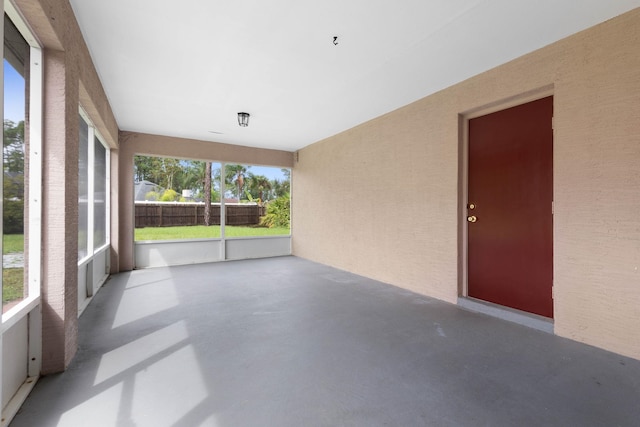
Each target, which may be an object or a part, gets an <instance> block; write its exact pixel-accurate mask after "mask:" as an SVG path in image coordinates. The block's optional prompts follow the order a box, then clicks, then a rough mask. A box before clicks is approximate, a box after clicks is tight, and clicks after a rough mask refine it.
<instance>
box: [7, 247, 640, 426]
mask: <svg viewBox="0 0 640 427" xmlns="http://www.w3.org/2000/svg"><path fill="white" fill-rule="evenodd" d="M425 280H428V279H425ZM79 342H80V348H79V350H78V353H77V355H76V357H75V359H74V360H73V362H72V364H71V366H69V369H68V370H67V371H66V372H65V373H63V374H59V375H53V376H48V377H45V378H42V379H41V380H40V381H39V382H38V384H37V385H36V387H35V389H34V391H33V392H32V394H31V396H30V397H29V398H28V399H27V401H26V403H25V405H24V406H23V408H22V409H21V411H20V413H19V414H18V415H17V417H16V418H15V419H14V421H13V422H12V424H11V427H26V426H29V427H34V426H39V427H42V426H125V427H133V426H137V427H142V426H154V427H158V426H189V427H191V426H220V427H230V426H296V427H300V426H563V427H564V426H581V427H584V426H638V425H640V361H637V360H633V359H629V358H625V357H622V356H619V355H616V354H612V353H608V352H605V351H602V350H599V349H596V348H593V347H589V346H586V345H582V344H579V343H576V342H572V341H569V340H566V339H562V338H558V337H556V336H553V335H551V334H547V333H544V332H540V331H537V330H534V329H530V328H527V327H524V326H520V325H517V324H514V323H510V322H506V321H503V320H499V319H496V318H492V317H489V316H486V315H483V314H477V313H472V312H469V311H466V310H463V309H461V308H459V307H457V306H454V305H451V304H447V303H444V302H439V301H436V300H433V299H430V298H427V297H423V296H420V295H416V294H413V293H411V292H407V291H403V290H400V289H398V288H394V287H392V286H389V285H385V284H383V283H379V282H376V281H373V280H369V279H365V278H362V277H359V276H355V275H352V274H348V273H345V272H343V271H339V270H335V269H332V268H329V267H326V266H322V265H319V264H315V263H311V262H308V261H305V260H302V259H298V258H295V257H283V258H274V259H266V260H249V261H238V262H226V263H217V264H207V265H199V266H185V267H173V268H159V269H151V270H142V271H134V272H131V273H126V274H120V275H116V276H113V277H112V278H111V280H110V281H109V282H107V283H106V284H105V286H104V288H103V289H102V290H101V291H100V292H99V293H98V294H97V295H96V297H95V298H94V300H93V302H92V304H91V305H90V306H89V308H87V310H86V311H85V313H84V314H83V315H82V316H81V318H80V341H79Z"/></svg>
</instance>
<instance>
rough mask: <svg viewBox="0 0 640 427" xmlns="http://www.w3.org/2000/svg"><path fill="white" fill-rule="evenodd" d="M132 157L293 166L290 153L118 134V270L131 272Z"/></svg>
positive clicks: (137, 134) (132, 227)
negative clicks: (119, 187) (146, 156)
mask: <svg viewBox="0 0 640 427" xmlns="http://www.w3.org/2000/svg"><path fill="white" fill-rule="evenodd" d="M136 154H143V155H152V156H163V157H176V158H188V159H198V160H211V161H216V162H229V163H244V164H254V165H261V166H279V167H283V168H290V167H292V166H293V153H291V152H288V151H280V150H267V149H258V148H251V147H244V146H240V145H230V144H222V143H217V142H207V141H198V140H194V139H185V138H176V137H170V136H161V135H149V134H145V133H138V132H120V151H119V159H118V161H119V181H120V186H121V190H120V197H119V205H118V213H119V233H120V237H119V242H120V246H119V249H120V253H119V262H120V265H119V268H120V271H128V270H132V269H133V267H134V258H133V256H134V252H133V232H134V217H133V199H134V198H133V181H132V177H133V157H134V156H135V155H136Z"/></svg>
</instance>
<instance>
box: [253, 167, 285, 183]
mask: <svg viewBox="0 0 640 427" xmlns="http://www.w3.org/2000/svg"><path fill="white" fill-rule="evenodd" d="M248 172H250V173H252V174H254V175H264V176H266V177H267V178H269V180H272V179H277V180H278V181H284V179H285V177H284V174H283V173H282V168H274V167H267V166H251V167H250V168H249V169H248Z"/></svg>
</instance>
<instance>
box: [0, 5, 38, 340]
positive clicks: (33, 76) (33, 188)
mask: <svg viewBox="0 0 640 427" xmlns="http://www.w3.org/2000/svg"><path fill="white" fill-rule="evenodd" d="M4 13H6V14H7V16H8V17H9V19H10V20H11V22H12V23H13V25H15V27H16V28H17V29H18V31H19V32H20V34H21V35H22V37H23V38H24V40H25V41H26V42H27V44H28V45H29V48H30V52H29V62H30V64H29V67H30V68H29V81H28V84H29V92H28V93H29V129H28V132H29V175H28V176H27V177H26V178H27V180H28V183H29V198H28V199H26V200H25V203H27V205H28V207H29V215H28V216H27V217H25V221H28V241H29V246H28V253H27V254H26V257H28V268H29V269H28V272H27V278H28V280H27V281H26V282H25V286H28V295H27V297H26V298H25V299H23V300H22V301H20V302H19V303H18V304H16V305H15V306H14V307H12V308H11V309H9V310H7V312H6V313H3V314H2V330H7V329H9V328H10V327H11V326H13V325H14V324H16V323H17V322H18V321H20V320H21V319H22V318H23V317H24V316H26V315H27V314H29V312H30V311H31V310H33V309H34V308H35V307H36V306H37V305H38V304H39V303H40V284H41V271H40V265H41V242H42V118H43V102H42V99H43V66H42V60H43V58H42V47H41V45H40V43H39V42H38V40H37V39H36V37H35V36H34V35H33V32H32V31H31V29H30V28H29V27H28V25H27V24H26V23H25V21H24V20H23V19H22V16H21V15H20V13H19V12H18V10H17V9H16V8H15V7H14V6H13V4H12V3H11V2H10V1H8V0H5V1H4ZM2 27H3V28H2V30H3V46H4V26H2ZM3 60H4V55H3ZM0 73H2V80H3V82H4V72H3V71H2V70H0ZM25 84H26V82H25ZM1 90H2V99H3V103H2V104H3V105H0V108H1V109H2V110H1V111H2V117H3V120H4V88H2V89H1ZM3 178H4V174H0V184H3ZM0 231H3V225H2V221H0ZM3 234H4V233H3ZM25 241H26V239H25ZM1 245H2V244H1V243H0V247H1ZM1 285H2V280H1V279H0V286H1Z"/></svg>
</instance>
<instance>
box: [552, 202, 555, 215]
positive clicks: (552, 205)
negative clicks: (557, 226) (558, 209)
mask: <svg viewBox="0 0 640 427" xmlns="http://www.w3.org/2000/svg"><path fill="white" fill-rule="evenodd" d="M554 209H555V207H554V206H553V200H552V201H551V215H553V214H554Z"/></svg>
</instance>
